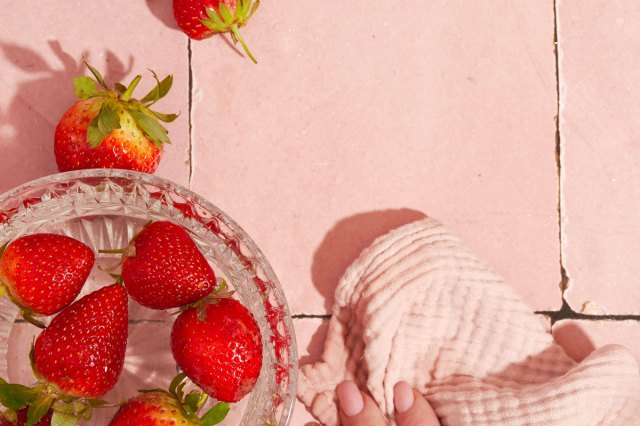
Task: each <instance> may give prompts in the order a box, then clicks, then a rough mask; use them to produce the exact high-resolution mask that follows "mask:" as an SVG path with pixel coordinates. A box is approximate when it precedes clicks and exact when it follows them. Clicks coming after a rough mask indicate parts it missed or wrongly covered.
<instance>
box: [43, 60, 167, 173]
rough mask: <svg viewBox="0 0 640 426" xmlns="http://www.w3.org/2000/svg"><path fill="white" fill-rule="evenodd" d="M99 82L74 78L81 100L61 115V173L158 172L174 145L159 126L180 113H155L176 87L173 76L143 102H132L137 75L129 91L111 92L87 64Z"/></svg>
mask: <svg viewBox="0 0 640 426" xmlns="http://www.w3.org/2000/svg"><path fill="white" fill-rule="evenodd" d="M86 65H87V67H88V68H89V70H90V71H91V72H92V73H93V75H94V77H95V79H96V80H97V83H98V85H99V87H98V85H96V81H94V80H93V79H91V78H90V77H87V76H82V77H76V78H75V79H74V85H75V92H76V96H78V98H80V100H79V101H77V102H76V103H75V104H74V105H73V106H71V108H69V110H68V111H67V112H66V113H65V114H64V115H63V116H62V118H61V119H60V122H59V123H58V126H57V127H56V131H55V136H54V152H55V156H56V162H57V164H58V169H59V170H60V171H61V172H65V171H69V170H78V169H91V168H115V169H129V170H137V171H141V172H146V173H153V172H154V171H155V170H156V168H157V167H158V164H159V163H160V158H161V156H162V145H163V144H164V143H169V142H170V141H169V136H168V133H167V130H166V129H165V128H164V127H163V126H162V124H160V121H164V122H171V121H173V120H175V119H176V117H177V115H175V114H163V113H159V112H157V111H154V110H151V106H152V105H153V104H154V103H155V102H157V101H158V100H160V99H161V98H163V97H164V96H165V95H166V94H167V93H168V92H169V89H170V88H171V85H172V83H173V77H172V76H168V77H166V78H165V79H164V80H162V81H159V80H158V78H157V76H156V74H155V73H153V77H154V78H155V79H156V82H157V85H156V87H154V88H153V89H152V90H151V91H150V92H149V93H148V94H147V95H146V96H145V97H144V98H142V100H140V101H138V100H136V99H133V98H132V96H133V91H134V90H135V88H136V86H137V85H138V83H139V82H140V78H141V76H139V75H138V76H136V77H135V78H134V79H133V81H132V82H131V84H130V85H129V86H128V87H125V86H123V85H122V84H119V83H118V84H116V88H115V89H110V88H109V87H108V86H107V84H106V83H105V81H104V79H103V78H102V76H101V75H100V73H99V72H98V71H97V70H96V69H95V68H93V67H92V66H91V65H89V64H88V63H86Z"/></svg>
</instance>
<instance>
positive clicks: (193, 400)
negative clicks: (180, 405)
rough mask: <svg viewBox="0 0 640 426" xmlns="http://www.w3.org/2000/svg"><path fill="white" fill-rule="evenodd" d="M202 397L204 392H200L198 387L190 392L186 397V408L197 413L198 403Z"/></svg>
mask: <svg viewBox="0 0 640 426" xmlns="http://www.w3.org/2000/svg"><path fill="white" fill-rule="evenodd" d="M201 397H202V393H201V392H199V391H198V390H197V389H194V390H192V391H191V392H189V394H188V395H187V396H185V397H184V404H185V405H186V407H185V408H189V411H190V412H191V413H195V412H196V411H198V408H200V407H198V403H199V402H200V398H201Z"/></svg>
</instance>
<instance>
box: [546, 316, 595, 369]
mask: <svg viewBox="0 0 640 426" xmlns="http://www.w3.org/2000/svg"><path fill="white" fill-rule="evenodd" d="M552 333H553V338H554V340H555V341H556V343H557V344H559V345H560V346H562V347H563V349H564V351H565V352H566V353H567V355H569V356H570V357H571V358H573V359H574V360H575V361H577V362H580V361H582V360H583V359H585V358H586V357H588V356H589V354H591V352H593V351H594V350H595V349H596V347H595V345H594V343H593V342H592V341H591V339H590V338H589V336H588V335H587V333H586V332H585V331H584V330H583V329H582V328H580V326H579V325H577V324H575V323H572V322H567V323H563V321H560V322H558V323H557V324H554V326H553V328H552Z"/></svg>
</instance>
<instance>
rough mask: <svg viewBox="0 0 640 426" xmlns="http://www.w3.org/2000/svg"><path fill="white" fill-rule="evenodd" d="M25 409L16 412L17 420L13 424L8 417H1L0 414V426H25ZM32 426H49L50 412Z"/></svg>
mask: <svg viewBox="0 0 640 426" xmlns="http://www.w3.org/2000/svg"><path fill="white" fill-rule="evenodd" d="M27 410H28V409H27V408H26V407H25V408H22V409H20V410H18V411H17V413H16V416H17V418H16V419H14V420H15V422H12V421H10V420H9V418H8V417H9V416H3V415H2V414H0V426H25V425H26V424H27ZM33 426H51V411H49V412H48V413H47V414H45V415H44V416H43V417H42V418H41V419H40V420H38V421H37V422H36V423H34V424H33Z"/></svg>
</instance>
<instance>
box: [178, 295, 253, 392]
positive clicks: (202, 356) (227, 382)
mask: <svg viewBox="0 0 640 426" xmlns="http://www.w3.org/2000/svg"><path fill="white" fill-rule="evenodd" d="M199 310H200V312H198V311H199ZM171 351H172V353H173V357H174V358H175V360H176V363H177V364H178V366H179V367H180V368H181V369H182V371H184V373H185V374H186V375H187V377H189V378H190V379H191V380H192V381H193V382H194V383H195V384H196V385H198V386H199V387H201V388H202V389H203V390H204V391H205V392H206V393H207V394H209V395H211V396H212V397H214V398H216V399H218V400H220V401H224V402H236V401H239V400H240V399H242V398H243V397H244V396H245V395H247V394H248V393H249V392H251V390H252V389H253V387H254V386H255V384H256V382H257V380H258V376H259V374H260V368H261V366H262V341H261V338H260V329H259V328H258V324H257V323H256V321H255V319H254V318H253V316H252V315H251V313H250V312H249V311H248V310H247V308H245V307H244V306H242V304H240V302H238V301H237V300H234V299H230V298H226V299H221V300H219V301H218V302H217V303H215V304H205V305H203V306H199V307H197V308H196V307H194V308H189V309H187V310H185V311H184V312H182V313H181V314H180V315H178V317H177V318H176V321H175V323H174V324H173V329H172V331H171Z"/></svg>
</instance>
